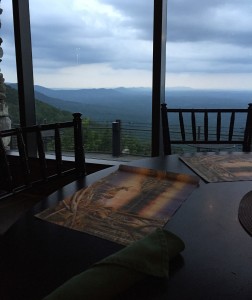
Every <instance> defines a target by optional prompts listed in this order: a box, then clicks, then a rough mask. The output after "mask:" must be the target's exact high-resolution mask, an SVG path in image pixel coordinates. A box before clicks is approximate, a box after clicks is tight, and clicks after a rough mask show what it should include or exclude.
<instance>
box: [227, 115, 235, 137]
mask: <svg viewBox="0 0 252 300" xmlns="http://www.w3.org/2000/svg"><path fill="white" fill-rule="evenodd" d="M234 123H235V112H234V111H232V113H231V117H230V123H229V133H228V140H229V141H230V142H231V141H232V139H233V134H234Z"/></svg>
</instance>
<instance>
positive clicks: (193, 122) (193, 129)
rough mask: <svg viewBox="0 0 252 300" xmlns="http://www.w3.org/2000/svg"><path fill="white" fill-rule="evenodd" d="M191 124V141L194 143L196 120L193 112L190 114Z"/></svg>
mask: <svg viewBox="0 0 252 300" xmlns="http://www.w3.org/2000/svg"><path fill="white" fill-rule="evenodd" d="M191 124H192V136H193V141H196V139H197V137H196V135H197V131H196V118H195V112H194V111H193V112H192V113H191Z"/></svg>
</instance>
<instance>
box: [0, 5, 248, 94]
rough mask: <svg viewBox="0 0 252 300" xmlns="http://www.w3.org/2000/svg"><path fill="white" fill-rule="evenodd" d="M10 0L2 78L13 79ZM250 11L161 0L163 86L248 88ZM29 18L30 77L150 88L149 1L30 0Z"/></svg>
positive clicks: (53, 82) (62, 84)
mask: <svg viewBox="0 0 252 300" xmlns="http://www.w3.org/2000/svg"><path fill="white" fill-rule="evenodd" d="M11 3H12V1H11V0H2V1H1V7H2V8H3V13H2V15H1V22H2V27H1V29H0V30H1V37H2V38H3V44H2V48H3V51H4V55H3V58H2V62H1V65H0V67H1V72H2V73H3V74H4V78H5V81H6V82H16V81H17V79H16V69H15V50H14V37H13V20H12V8H11ZM52 3H53V5H52ZM48 8H50V9H48ZM251 15H252V1H251V0H229V1H223V0H168V8H167V45H166V87H191V88H199V89H252V20H251ZM30 19H31V36H32V55H33V67H34V83H35V84H38V85H43V86H46V87H49V88H101V87H104V88H110V87H119V86H123V87H151V85H152V47H153V44H152V39H153V32H152V28H153V0H120V1H119V0H71V1H69V0H50V1H49V0H30Z"/></svg>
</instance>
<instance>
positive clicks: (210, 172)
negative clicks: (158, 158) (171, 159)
mask: <svg viewBox="0 0 252 300" xmlns="http://www.w3.org/2000/svg"><path fill="white" fill-rule="evenodd" d="M180 159H181V160H182V161H183V162H184V163H185V164H186V165H188V166H189V167H190V168H191V169H192V170H193V171H194V172H195V173H197V174H198V175H199V176H201V177H202V178H203V179H204V180H206V181H207V182H221V181H242V180H252V154H251V153H245V152H239V153H238V152H236V153H234V152H233V153H225V154H215V153H195V154H191V155H185V156H180Z"/></svg>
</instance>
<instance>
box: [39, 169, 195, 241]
mask: <svg viewBox="0 0 252 300" xmlns="http://www.w3.org/2000/svg"><path fill="white" fill-rule="evenodd" d="M198 183H199V179H198V177H196V176H191V175H186V174H177V173H170V172H165V171H156V170H151V169H145V168H138V167H130V166H126V165H120V166H119V168H118V170H116V171H115V172H113V173H111V174H110V175H108V176H106V177H104V178H102V179H101V180H98V181H97V182H95V183H94V184H92V185H90V186H88V187H87V188H84V189H81V190H79V191H77V192H76V193H74V194H73V195H72V196H71V197H68V198H66V199H64V200H63V201H61V202H60V203H59V204H58V205H57V206H55V207H52V208H48V209H46V210H45V211H43V212H41V213H39V214H37V215H36V216H37V217H39V218H41V219H43V220H46V221H49V222H52V223H56V224H58V225H62V226H65V227H69V228H72V229H75V230H78V231H83V232H86V233H89V234H92V235H95V236H98V237H102V238H105V239H108V240H111V241H114V242H117V243H120V244H123V245H128V244H130V243H132V242H134V241H136V240H139V239H141V238H142V237H144V236H146V235H147V234H149V233H150V232H152V231H154V230H155V229H156V228H157V227H163V226H164V225H165V223H166V222H167V221H168V220H169V219H170V218H171V217H172V215H173V214H174V213H175V212H176V210H177V209H178V208H179V207H180V206H181V204H182V203H183V202H184V201H185V199H186V198H187V197H188V196H189V195H190V194H191V192H192V191H193V190H194V189H195V188H196V187H197V186H198Z"/></svg>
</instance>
